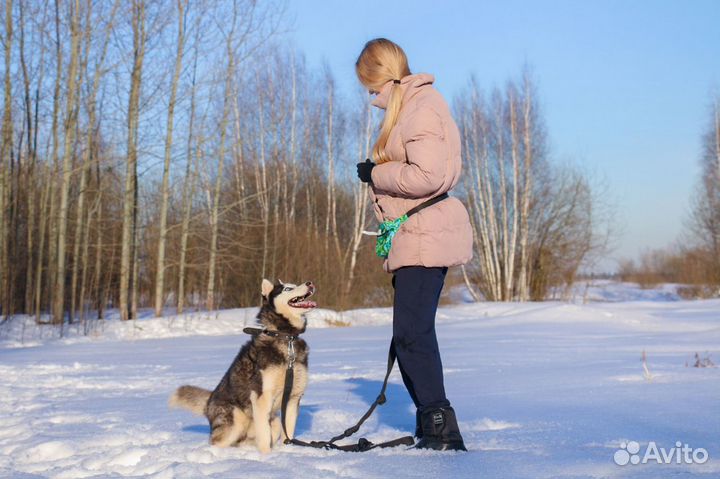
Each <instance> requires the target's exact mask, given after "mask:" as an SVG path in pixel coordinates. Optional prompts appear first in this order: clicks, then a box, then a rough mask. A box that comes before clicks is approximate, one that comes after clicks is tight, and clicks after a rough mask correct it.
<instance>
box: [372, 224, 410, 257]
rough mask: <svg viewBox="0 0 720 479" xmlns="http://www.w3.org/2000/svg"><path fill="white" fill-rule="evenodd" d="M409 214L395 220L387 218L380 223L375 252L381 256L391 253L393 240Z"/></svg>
mask: <svg viewBox="0 0 720 479" xmlns="http://www.w3.org/2000/svg"><path fill="white" fill-rule="evenodd" d="M407 219H408V217H407V215H402V216H401V217H399V218H397V219H395V220H387V221H383V222H382V223H380V231H379V232H378V237H377V243H375V253H376V254H377V255H378V256H380V257H381V258H387V257H388V255H389V254H390V247H391V246H392V240H393V237H394V236H395V233H397V230H399V229H400V225H402V224H403V223H405V222H406V221H407Z"/></svg>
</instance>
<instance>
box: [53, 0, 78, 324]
mask: <svg viewBox="0 0 720 479" xmlns="http://www.w3.org/2000/svg"><path fill="white" fill-rule="evenodd" d="M70 5H71V6H70V12H71V13H70V17H71V22H70V38H71V41H70V64H69V66H68V74H67V105H66V113H65V115H66V117H65V122H64V123H65V125H64V126H65V128H64V130H65V132H64V151H63V162H62V177H61V180H60V204H59V216H58V233H57V270H56V272H55V288H54V290H55V291H54V294H55V295H54V297H53V322H54V323H56V324H62V323H63V318H64V306H65V266H66V264H65V260H66V253H65V247H66V244H67V238H66V232H67V213H68V202H69V194H70V180H71V175H72V156H71V155H72V152H73V146H74V143H75V132H76V129H75V127H76V122H77V110H78V104H77V100H76V96H77V93H78V85H79V84H80V83H81V76H80V75H81V73H80V72H79V68H78V62H79V57H80V37H81V32H80V1H79V0H75V1H74V2H73V3H71V4H70ZM53 240H54V239H53Z"/></svg>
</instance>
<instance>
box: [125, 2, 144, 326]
mask: <svg viewBox="0 0 720 479" xmlns="http://www.w3.org/2000/svg"><path fill="white" fill-rule="evenodd" d="M131 22H132V31H133V65H132V72H131V76H130V95H129V99H128V113H127V159H126V170H125V191H124V195H123V228H122V240H121V241H122V253H121V266H120V301H119V303H120V317H121V318H122V319H123V320H128V319H135V317H134V316H132V315H131V313H132V311H131V310H132V308H131V304H130V301H131V298H130V291H131V290H132V289H133V287H134V284H131V283H130V281H131V277H132V276H135V275H134V274H133V271H134V261H133V260H134V259H135V257H136V252H135V248H136V246H137V245H136V238H137V231H136V228H137V200H138V191H137V189H138V185H137V155H138V153H137V129H138V118H139V108H140V106H139V105H140V85H141V82H142V69H143V60H144V58H145V40H146V37H147V31H146V28H145V1H144V0H132V20H131Z"/></svg>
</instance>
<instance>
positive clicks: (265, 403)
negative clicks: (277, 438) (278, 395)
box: [250, 392, 272, 454]
mask: <svg viewBox="0 0 720 479" xmlns="http://www.w3.org/2000/svg"><path fill="white" fill-rule="evenodd" d="M250 402H251V403H252V409H253V425H254V426H255V444H256V445H257V448H258V449H259V450H260V452H262V453H264V454H266V453H268V452H270V449H271V447H272V431H271V430H270V410H271V408H272V396H271V395H270V394H267V393H263V394H262V395H261V396H260V397H258V396H257V394H256V393H255V392H252V393H251V394H250Z"/></svg>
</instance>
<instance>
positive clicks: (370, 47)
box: [355, 38, 410, 164]
mask: <svg viewBox="0 0 720 479" xmlns="http://www.w3.org/2000/svg"><path fill="white" fill-rule="evenodd" d="M355 73H356V74H357V76H358V79H359V80H360V83H362V84H363V85H364V86H365V87H367V88H368V89H369V90H372V91H376V92H379V91H380V90H381V89H382V87H383V86H384V85H385V84H386V83H387V82H389V81H391V80H400V79H401V78H402V77H404V76H407V75H410V67H408V61H407V56H405V52H404V51H403V49H402V48H400V46H399V45H398V44H396V43H394V42H391V41H390V40H388V39H386V38H375V39H373V40H370V41H369V42H367V43H366V44H365V47H364V48H363V49H362V52H360V56H358V59H357V61H356V62H355ZM390 88H392V90H391V91H390V98H389V99H388V104H387V107H386V109H385V117H384V118H383V122H382V126H381V127H380V133H379V134H378V138H377V141H376V142H375V145H373V148H372V157H373V160H374V161H375V163H377V164H380V163H385V162H386V161H388V160H389V158H388V157H387V155H386V154H385V145H386V144H387V141H388V138H389V137H390V132H391V131H392V129H393V128H394V127H395V124H396V123H397V120H398V115H399V114H400V108H401V107H402V89H401V88H400V85H399V84H397V83H395V82H393V84H392V85H391V86H390Z"/></svg>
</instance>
